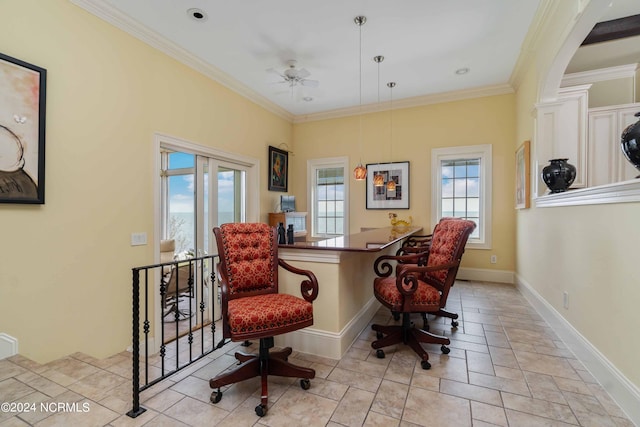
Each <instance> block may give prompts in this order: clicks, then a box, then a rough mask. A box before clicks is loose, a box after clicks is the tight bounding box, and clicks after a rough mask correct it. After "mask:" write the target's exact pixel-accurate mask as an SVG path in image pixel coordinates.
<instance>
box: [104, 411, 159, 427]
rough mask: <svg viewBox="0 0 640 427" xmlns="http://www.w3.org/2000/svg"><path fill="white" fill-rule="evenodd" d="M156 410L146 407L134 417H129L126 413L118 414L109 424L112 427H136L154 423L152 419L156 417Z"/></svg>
mask: <svg viewBox="0 0 640 427" xmlns="http://www.w3.org/2000/svg"><path fill="white" fill-rule="evenodd" d="M158 415H159V414H158V412H156V411H154V410H152V409H147V410H146V411H144V412H143V413H142V414H140V415H138V416H137V417H135V418H131V417H130V416H128V415H127V414H124V415H120V416H119V417H118V418H116V419H115V420H113V421H111V423H110V424H109V426H113V427H138V426H143V425H149V426H151V425H154V424H153V420H154V419H156V418H157V417H158Z"/></svg>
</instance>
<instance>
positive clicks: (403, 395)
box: [371, 380, 409, 420]
mask: <svg viewBox="0 0 640 427" xmlns="http://www.w3.org/2000/svg"><path fill="white" fill-rule="evenodd" d="M408 392H409V386H407V385H405V384H399V383H396V382H393V381H386V380H384V381H382V384H380V387H379V388H378V392H377V393H376V397H375V399H374V400H373V404H372V405H371V410H372V411H375V412H378V413H380V414H383V415H387V416H389V417H392V418H397V419H398V420H400V418H402V412H403V410H404V404H405V401H406V399H407V393H408Z"/></svg>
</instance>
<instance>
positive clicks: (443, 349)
mask: <svg viewBox="0 0 640 427" xmlns="http://www.w3.org/2000/svg"><path fill="white" fill-rule="evenodd" d="M440 351H442V354H449V353H450V352H451V349H450V348H449V347H447V346H446V345H443V346H442V347H440Z"/></svg>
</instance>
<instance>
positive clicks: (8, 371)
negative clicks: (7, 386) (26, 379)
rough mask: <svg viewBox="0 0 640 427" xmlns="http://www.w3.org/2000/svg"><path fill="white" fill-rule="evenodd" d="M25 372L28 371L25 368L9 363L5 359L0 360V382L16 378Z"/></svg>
mask: <svg viewBox="0 0 640 427" xmlns="http://www.w3.org/2000/svg"><path fill="white" fill-rule="evenodd" d="M27 372H29V371H28V370H27V369H26V368H23V367H22V366H20V365H18V364H16V363H13V362H10V361H9V360H7V359H0V381H2V380H6V379H7V378H12V377H17V376H19V375H22V374H24V373H27Z"/></svg>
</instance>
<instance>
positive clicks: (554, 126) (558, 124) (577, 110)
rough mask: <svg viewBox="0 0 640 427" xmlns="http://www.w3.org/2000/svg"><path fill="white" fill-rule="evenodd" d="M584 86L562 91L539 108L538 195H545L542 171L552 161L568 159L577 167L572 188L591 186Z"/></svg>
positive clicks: (537, 108) (537, 124) (586, 88)
mask: <svg viewBox="0 0 640 427" xmlns="http://www.w3.org/2000/svg"><path fill="white" fill-rule="evenodd" d="M590 87H591V85H581V86H572V87H566V88H561V89H560V90H559V91H558V97H557V99H556V100H554V101H551V102H544V103H540V104H538V105H536V141H537V144H536V146H537V151H536V154H535V164H536V166H537V175H538V182H537V190H538V191H537V194H538V195H542V194H544V193H545V191H546V190H547V189H546V186H545V185H544V183H543V182H542V181H541V179H540V178H539V177H540V172H541V171H542V168H544V167H545V166H546V165H547V164H549V160H551V159H568V163H570V164H572V165H574V166H575V167H576V179H575V181H573V184H572V185H571V188H583V187H586V186H587V123H588V121H587V120H588V117H587V115H588V105H589V88H590Z"/></svg>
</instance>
